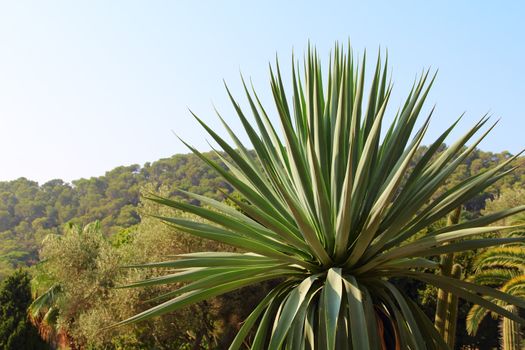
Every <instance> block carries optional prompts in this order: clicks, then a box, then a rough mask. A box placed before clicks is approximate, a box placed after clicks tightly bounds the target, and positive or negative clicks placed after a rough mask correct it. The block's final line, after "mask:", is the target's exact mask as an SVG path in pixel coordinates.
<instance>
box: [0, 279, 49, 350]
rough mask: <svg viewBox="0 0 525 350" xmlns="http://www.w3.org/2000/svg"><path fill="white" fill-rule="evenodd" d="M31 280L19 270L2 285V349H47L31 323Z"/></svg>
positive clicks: (0, 307)
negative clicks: (29, 307) (29, 316)
mask: <svg viewBox="0 0 525 350" xmlns="http://www.w3.org/2000/svg"><path fill="white" fill-rule="evenodd" d="M30 303H31V286H30V278H29V275H28V274H27V272H24V271H22V270H18V271H16V272H14V273H13V274H12V275H10V276H8V277H7V278H6V279H5V280H4V281H3V282H2V284H1V285H0V349H1V350H20V349H35V350H37V349H47V346H46V344H45V343H44V342H43V341H42V339H40V336H39V335H38V331H37V329H36V328H35V327H34V326H33V325H32V324H31V323H30V322H29V319H28V317H27V311H26V310H27V307H28V306H29V304H30Z"/></svg>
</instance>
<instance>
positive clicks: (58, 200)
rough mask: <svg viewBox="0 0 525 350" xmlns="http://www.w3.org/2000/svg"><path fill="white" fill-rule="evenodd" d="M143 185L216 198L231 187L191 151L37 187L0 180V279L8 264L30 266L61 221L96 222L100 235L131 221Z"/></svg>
mask: <svg viewBox="0 0 525 350" xmlns="http://www.w3.org/2000/svg"><path fill="white" fill-rule="evenodd" d="M146 184H151V185H153V186H154V187H155V188H158V187H159V186H160V185H161V184H162V185H163V186H165V188H166V189H167V191H168V192H167V193H168V194H169V195H171V194H174V193H177V190H179V189H182V190H189V191H193V192H196V193H200V194H205V195H208V196H212V197H215V198H221V196H222V195H221V193H220V190H223V191H226V192H230V191H231V187H230V186H229V185H228V184H226V183H225V182H224V181H223V180H222V179H220V178H219V177H218V175H217V174H216V173H215V172H214V171H213V170H211V169H209V168H207V167H206V166H203V164H202V162H200V160H199V159H198V158H197V157H196V156H194V155H175V156H173V157H171V158H168V159H161V160H158V161H156V162H153V163H146V164H145V165H144V166H142V167H140V166H138V165H131V166H121V167H117V168H115V169H113V170H111V171H108V172H107V173H106V174H105V175H103V176H100V177H92V178H90V179H80V180H75V181H73V182H72V183H71V184H69V183H66V182H64V181H62V180H52V181H49V182H46V183H45V184H42V185H39V184H38V183H37V182H35V181H30V180H27V179H25V178H20V179H18V180H14V181H4V182H0V280H1V279H2V278H3V277H4V276H6V275H7V274H9V273H10V272H11V271H12V270H13V269H14V268H17V267H21V266H27V265H32V264H34V263H35V262H36V261H37V260H38V249H39V247H40V242H41V241H42V239H43V238H44V237H45V236H46V235H48V234H56V233H60V232H61V228H62V226H63V225H64V224H66V223H69V222H73V223H75V224H78V225H86V224H88V223H90V222H93V221H95V220H99V221H100V223H101V225H102V228H103V231H104V233H105V234H106V235H113V234H115V233H117V232H119V231H120V230H121V229H122V228H127V227H130V226H132V225H135V224H137V223H138V222H139V221H140V217H139V215H138V213H137V205H138V203H139V190H140V188H141V187H143V186H145V185H146Z"/></svg>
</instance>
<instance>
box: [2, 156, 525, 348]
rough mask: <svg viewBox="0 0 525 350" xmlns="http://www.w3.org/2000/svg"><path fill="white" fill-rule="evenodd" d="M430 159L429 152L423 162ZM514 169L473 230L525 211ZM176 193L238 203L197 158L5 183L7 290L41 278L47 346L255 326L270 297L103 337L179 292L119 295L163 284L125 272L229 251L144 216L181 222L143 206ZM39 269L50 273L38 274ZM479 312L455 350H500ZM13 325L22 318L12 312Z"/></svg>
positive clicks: (126, 342) (223, 335)
mask: <svg viewBox="0 0 525 350" xmlns="http://www.w3.org/2000/svg"><path fill="white" fill-rule="evenodd" d="M423 151H424V149H421V150H420V154H422V153H423ZM509 157H511V154H510V153H508V152H502V153H492V152H484V151H480V150H478V151H475V152H473V154H472V155H471V156H470V157H469V158H468V159H466V160H465V162H464V163H463V164H462V165H461V166H460V167H459V168H458V169H457V171H456V172H455V173H454V174H453V176H451V177H450V179H449V180H448V182H447V183H445V184H444V186H443V188H442V191H446V190H447V188H451V187H453V186H454V185H455V184H457V183H459V182H460V181H461V180H463V179H465V178H467V177H468V176H470V175H474V174H477V173H480V172H483V171H485V170H487V169H489V168H492V167H494V166H496V165H497V164H500V163H501V162H502V161H504V160H506V159H508V158H509ZM216 160H219V159H218V157H217V158H216ZM514 165H515V166H516V167H517V168H516V170H515V171H514V172H513V173H511V174H509V175H508V176H507V177H505V178H503V179H501V180H500V181H499V182H497V183H495V184H493V185H492V186H491V187H490V188H488V189H487V190H486V191H485V192H484V193H480V194H479V195H478V196H477V197H476V198H475V199H474V200H471V201H470V202H468V203H465V204H464V209H465V210H464V211H463V214H462V215H463V216H464V219H467V218H468V217H470V218H472V217H476V216H479V215H482V214H484V213H486V212H491V211H493V210H495V209H498V208H506V207H511V206H515V205H518V204H523V202H525V191H523V190H522V188H525V186H524V185H525V166H524V165H525V158H524V157H520V158H518V159H517V160H516V161H515V162H514ZM179 190H187V191H191V192H195V193H199V194H204V195H206V196H211V197H214V198H217V199H224V193H231V192H232V188H231V186H229V185H228V184H227V183H226V182H225V181H224V180H223V179H222V178H221V177H219V176H218V175H217V174H216V173H215V172H214V171H213V170H211V169H210V168H209V167H207V166H206V165H205V164H203V163H202V162H201V161H200V160H199V159H198V158H197V157H196V156H194V155H176V156H173V157H171V158H168V159H162V160H159V161H157V162H154V163H151V164H150V163H147V164H145V165H144V166H142V167H141V166H138V165H132V166H125V167H118V168H115V169H113V170H111V171H109V172H107V173H106V174H105V175H104V176H100V177H93V178H90V179H80V180H76V181H73V182H72V183H71V184H68V183H65V182H63V181H61V180H53V181H49V182H47V183H45V184H43V185H39V184H38V183H36V182H34V181H30V180H27V179H25V178H21V179H18V180H15V181H9V182H0V280H1V279H2V277H5V276H8V275H11V276H15V277H16V276H18V277H19V282H17V283H19V285H20V287H19V288H20V289H21V290H22V289H23V290H24V291H25V292H24V293H26V294H27V288H29V286H28V285H24V283H25V284H28V283H29V282H28V278H29V277H26V275H23V274H22V272H17V273H15V274H14V275H13V274H12V273H13V271H14V270H15V269H16V268H18V267H26V266H32V267H31V269H29V272H30V274H31V277H32V281H31V284H32V289H33V296H34V297H37V298H39V299H37V302H34V303H33V307H32V308H31V309H30V310H29V312H30V320H31V322H32V323H33V324H34V325H35V326H36V327H37V328H38V333H39V334H40V336H41V337H43V338H44V339H45V340H46V341H47V343H48V344H49V345H51V346H52V347H67V346H69V347H70V348H72V349H75V348H78V349H84V348H94V349H95V348H107V349H142V348H158V349H172V348H181V349H212V348H225V347H226V346H227V344H228V342H229V341H230V340H231V339H232V336H233V335H234V334H235V332H236V331H237V329H238V325H239V323H240V322H241V321H242V320H243V319H244V318H245V317H246V316H247V315H246V312H247V310H249V309H250V308H251V306H252V305H254V304H255V303H256V301H257V300H258V298H260V297H261V296H262V295H264V294H265V293H266V292H267V291H268V287H269V286H265V285H262V286H256V287H254V288H252V289H251V290H241V291H239V292H235V293H230V294H227V295H225V296H222V297H219V298H215V299H212V300H210V301H208V302H203V303H201V304H198V305H196V306H193V307H191V308H188V309H185V310H181V311H180V312H177V313H174V314H169V315H166V316H163V317H161V318H159V319H153V320H149V321H147V322H143V323H138V324H135V325H129V326H126V327H121V328H116V329H111V330H107V331H103V332H102V331H101V330H102V329H107V327H108V326H111V325H113V324H115V322H118V321H121V320H123V319H126V318H127V317H130V316H132V315H134V314H137V313H139V312H141V311H144V310H145V309H147V308H148V307H151V306H153V305H155V303H156V301H151V300H152V299H154V298H156V297H158V296H159V295H162V294H164V293H168V292H170V291H171V290H172V289H171V288H167V287H159V286H154V285H152V286H148V287H146V288H132V289H127V288H125V289H120V288H115V287H117V286H122V285H124V284H128V283H132V282H134V281H138V280H142V279H144V278H149V277H153V276H155V274H156V272H158V271H144V270H141V269H121V268H120V267H121V266H123V265H129V264H133V263H141V262H148V261H161V260H163V259H165V257H166V256H168V255H173V254H177V253H186V252H190V251H202V250H224V249H225V247H221V246H218V245H217V244H216V243H213V242H208V241H204V240H198V239H195V238H191V237H189V236H187V235H184V234H180V233H176V232H174V231H173V230H171V229H169V228H168V227H167V226H165V225H163V224H162V223H161V222H160V221H159V220H157V219H155V218H153V217H151V216H148V215H147V214H156V215H164V214H169V215H172V214H174V213H167V212H166V213H164V212H162V210H166V209H163V208H161V207H159V206H157V205H155V204H154V203H153V202H150V201H146V200H143V195H144V194H149V193H155V194H158V195H161V196H164V197H173V196H181V195H182V193H181V192H179ZM232 205H233V204H232ZM175 214H176V215H178V213H175ZM192 219H195V218H192ZM430 229H431V228H430ZM44 238H45V239H44ZM474 256H475V252H466V253H465V254H462V255H460V256H457V257H456V258H457V259H458V261H459V262H460V263H461V264H462V266H463V267H464V271H465V275H466V276H469V275H471V274H472V273H473V271H474V269H473V266H472V262H473V259H474ZM39 260H41V261H44V262H43V263H40V264H36V263H37V262H38V261H39ZM66 261H67V264H65V263H64V262H66ZM15 277H9V278H8V279H5V281H4V282H5V283H3V284H4V285H3V286H2V288H3V289H4V290H9V288H11V287H9V286H10V284H9V283H11V284H13V282H12V280H13V279H14V278H15ZM15 279H16V278H15ZM22 282H23V283H22ZM396 283H408V284H407V285H406V286H405V288H403V290H405V292H407V293H410V294H411V295H413V297H414V298H415V299H417V300H418V302H420V303H421V304H422V305H424V306H425V307H426V308H427V313H428V315H429V317H432V315H433V313H434V308H435V306H434V303H435V299H434V298H435V291H434V290H431V289H426V290H425V289H421V286H420V284H418V283H416V282H413V281H397V282H396ZM8 287H9V288H8ZM2 288H0V289H2ZM11 289H12V288H11ZM0 294H2V293H1V292H0ZM4 294H5V293H4ZM6 295H8V294H6ZM9 295H10V294H9ZM5 298H7V299H9V297H7V296H6V297H5ZM7 299H6V300H7ZM26 299H27V298H26ZM159 300H162V299H158V300H157V301H159ZM20 304H21V305H22V304H23V305H22V306H21V307H20V309H21V310H22V309H23V310H25V308H26V307H27V304H28V301H27V300H25V299H24V301H23V303H22V302H21V303H20ZM6 305H7V303H6ZM24 305H25V306H24ZM470 307H471V305H470V304H468V303H465V302H461V304H460V310H459V317H458V319H459V326H458V344H462V345H469V346H474V345H478V346H479V344H481V342H483V344H487V343H491V342H492V343H494V344H493V345H494V346H495V344H496V342H497V337H498V336H497V324H496V323H494V321H492V322H491V321H490V320H488V321H485V322H484V323H483V324H482V330H481V331H479V332H478V335H477V336H476V337H475V338H473V337H470V336H468V335H467V333H466V329H465V327H466V325H465V320H466V315H467V312H468V310H469V309H470ZM6 310H7V309H6ZM2 312H3V311H2ZM5 313H6V315H7V314H13V312H12V311H11V309H9V310H7V311H5ZM20 315H21V316H20V317H19V321H18V322H21V323H20V324H21V325H23V326H24V327H26V328H20V329H21V330H20V331H19V332H18V333H16V334H22V333H23V332H33V333H34V330H32V328H31V327H29V326H28V325H27V324H26V323H23V322H26V321H27V318H26V317H25V316H24V315H23V314H20ZM13 320H14V319H13ZM16 324H17V323H16V322H14V321H13V322H11V323H7V322H6V323H5V324H2V323H1V322H0V333H2V332H1V330H2V329H3V330H5V332H4V333H6V334H8V333H9V332H11V333H12V334H15V333H13V332H14V331H12V329H15V328H16V327H18V326H16ZM11 333H9V334H11ZM24 334H25V333H24ZM28 334H29V333H28ZM6 339H7V338H6ZM17 339H30V338H28V337H27V336H21V337H14V336H13V337H12V341H13V342H14V341H16V340H17ZM0 340H1V337H0ZM34 341H37V340H34ZM0 348H2V347H1V346H0Z"/></svg>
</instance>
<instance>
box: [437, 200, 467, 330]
mask: <svg viewBox="0 0 525 350" xmlns="http://www.w3.org/2000/svg"><path fill="white" fill-rule="evenodd" d="M460 215H461V207H458V208H456V209H455V210H454V211H453V212H452V213H450V214H449V216H448V220H447V226H451V225H455V224H457V223H458V222H459V217H460ZM453 263H454V254H452V253H451V254H443V255H442V256H441V261H440V266H441V271H440V273H441V275H442V276H449V277H450V276H451V275H452V265H453ZM448 312H449V305H448V293H447V292H446V291H444V290H443V289H438V295H437V304H436V315H435V318H434V326H435V327H436V329H437V331H438V332H439V334H441V336H442V337H443V339H446V338H445V323H446V319H447V313H448Z"/></svg>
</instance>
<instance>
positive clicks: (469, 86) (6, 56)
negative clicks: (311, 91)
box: [0, 0, 525, 183]
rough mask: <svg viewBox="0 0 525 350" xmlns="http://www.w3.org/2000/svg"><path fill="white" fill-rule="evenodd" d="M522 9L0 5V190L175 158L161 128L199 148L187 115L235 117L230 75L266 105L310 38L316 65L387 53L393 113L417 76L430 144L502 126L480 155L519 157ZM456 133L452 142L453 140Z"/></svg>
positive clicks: (174, 147)
mask: <svg viewBox="0 0 525 350" xmlns="http://www.w3.org/2000/svg"><path fill="white" fill-rule="evenodd" d="M524 13H525V6H524V5H522V2H520V1H499V2H496V1H419V2H416V1H359V2H356V1H345V2H343V1H340V2H337V1H323V2H320V1H259V2H258V3H255V2H254V1H129V0H127V1H107V0H101V1H93V0H90V1H66V0H63V1H41V0H35V1H24V0H16V1H0V164H1V167H0V180H10V179H14V178H17V177H21V176H25V177H28V178H30V179H34V180H37V181H39V182H41V183H42V182H44V181H47V180H50V179H53V178H62V179H65V180H67V181H70V180H73V179H76V178H80V177H90V176H98V175H102V174H103V173H104V172H105V171H107V170H110V169H111V168H113V167H115V166H118V165H127V164H132V163H139V164H142V163H144V162H147V161H154V160H156V159H158V158H161V157H168V156H170V155H172V154H175V153H181V152H184V153H186V152H187V151H186V149H185V148H184V146H183V145H182V144H181V143H180V142H179V141H178V140H177V139H176V138H175V137H174V136H173V134H172V132H171V130H173V131H175V132H176V133H177V134H179V135H181V136H182V137H183V138H185V139H187V140H188V141H189V142H190V143H192V144H194V145H196V146H197V147H198V148H201V149H207V145H206V142H205V134H204V132H203V131H202V130H201V129H200V128H198V127H197V125H196V123H195V122H194V121H193V120H192V119H191V117H190V115H189V113H188V111H187V108H188V107H190V108H191V109H192V110H194V111H195V112H197V113H198V114H199V115H200V116H202V118H203V119H205V120H206V121H209V122H210V123H211V124H212V125H214V126H215V125H217V126H218V125H219V124H218V123H216V119H215V116H214V114H213V108H212V103H213V104H215V105H216V106H217V107H218V109H219V110H220V111H221V112H222V114H223V115H224V117H226V119H227V120H231V121H233V120H235V117H234V115H233V113H232V109H231V108H230V106H229V104H228V103H227V100H226V94H225V92H224V89H223V86H222V79H223V78H224V79H225V80H226V81H227V82H228V83H229V84H230V85H231V88H232V90H233V92H234V93H235V94H236V95H238V96H239V97H240V96H241V94H240V93H241V89H240V82H239V71H242V72H243V74H244V75H246V76H248V77H250V76H251V77H252V78H253V81H254V83H255V86H256V88H257V90H258V91H259V92H260V94H261V95H262V96H263V100H264V101H266V104H270V99H269V96H270V94H269V85H268V66H267V64H268V61H270V60H272V59H273V57H274V55H275V53H278V54H279V57H280V58H281V60H282V61H283V62H282V64H283V67H284V68H285V69H286V68H289V64H288V63H289V57H290V55H291V51H292V48H293V49H294V50H295V51H296V52H297V53H301V52H302V51H303V50H304V48H305V46H306V45H307V42H308V40H310V41H311V42H312V43H313V44H315V45H317V47H318V49H319V51H320V53H321V55H322V57H323V58H324V61H325V62H326V58H327V57H328V52H329V50H330V48H331V47H332V46H333V44H334V42H335V41H336V40H339V41H346V40H347V38H350V39H351V40H352V42H353V46H354V50H355V51H357V52H359V53H362V52H363V49H364V48H367V49H368V50H370V51H371V52H376V51H377V48H378V47H379V46H380V45H381V47H385V48H388V50H389V56H390V64H389V66H390V67H391V70H392V74H393V80H394V83H395V91H396V94H395V95H394V99H393V100H392V102H393V104H394V105H395V106H397V105H398V104H399V103H400V98H401V96H403V95H404V94H405V93H406V92H407V89H408V87H409V85H410V84H411V83H412V81H413V79H414V76H415V74H416V73H419V72H420V71H421V69H423V68H424V67H434V68H439V75H438V79H437V82H436V85H435V88H434V89H433V92H432V94H431V95H430V97H429V100H428V102H429V103H428V107H431V106H432V104H434V103H436V104H437V113H436V115H435V118H434V120H433V124H432V126H431V132H430V134H431V135H436V134H437V132H439V131H441V130H442V129H443V128H444V127H445V126H447V124H449V123H450V122H451V121H452V120H453V119H455V118H456V117H457V116H458V115H459V114H460V113H461V112H463V111H466V112H467V115H466V118H465V120H464V121H463V123H462V124H461V127H462V129H465V128H467V127H468V126H470V125H471V124H472V123H473V122H474V121H475V120H477V119H478V118H479V117H481V115H483V114H484V113H485V112H487V111H491V112H493V114H494V116H495V117H502V121H501V122H500V125H499V126H498V127H497V129H496V130H495V131H494V132H493V133H492V134H491V135H490V136H489V138H488V140H487V141H485V142H484V143H483V144H482V148H483V149H486V150H492V151H502V150H509V151H511V152H517V151H518V150H520V149H521V148H523V147H525V138H524V137H523V133H524V131H523V130H524V129H525V120H524V118H525V113H524V112H523V107H522V105H523V101H524V97H525V88H524V84H523V82H524V80H525V73H524V70H523V62H524V56H525V40H524V38H525V24H524V22H523V15H524ZM456 135H457V134H456Z"/></svg>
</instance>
